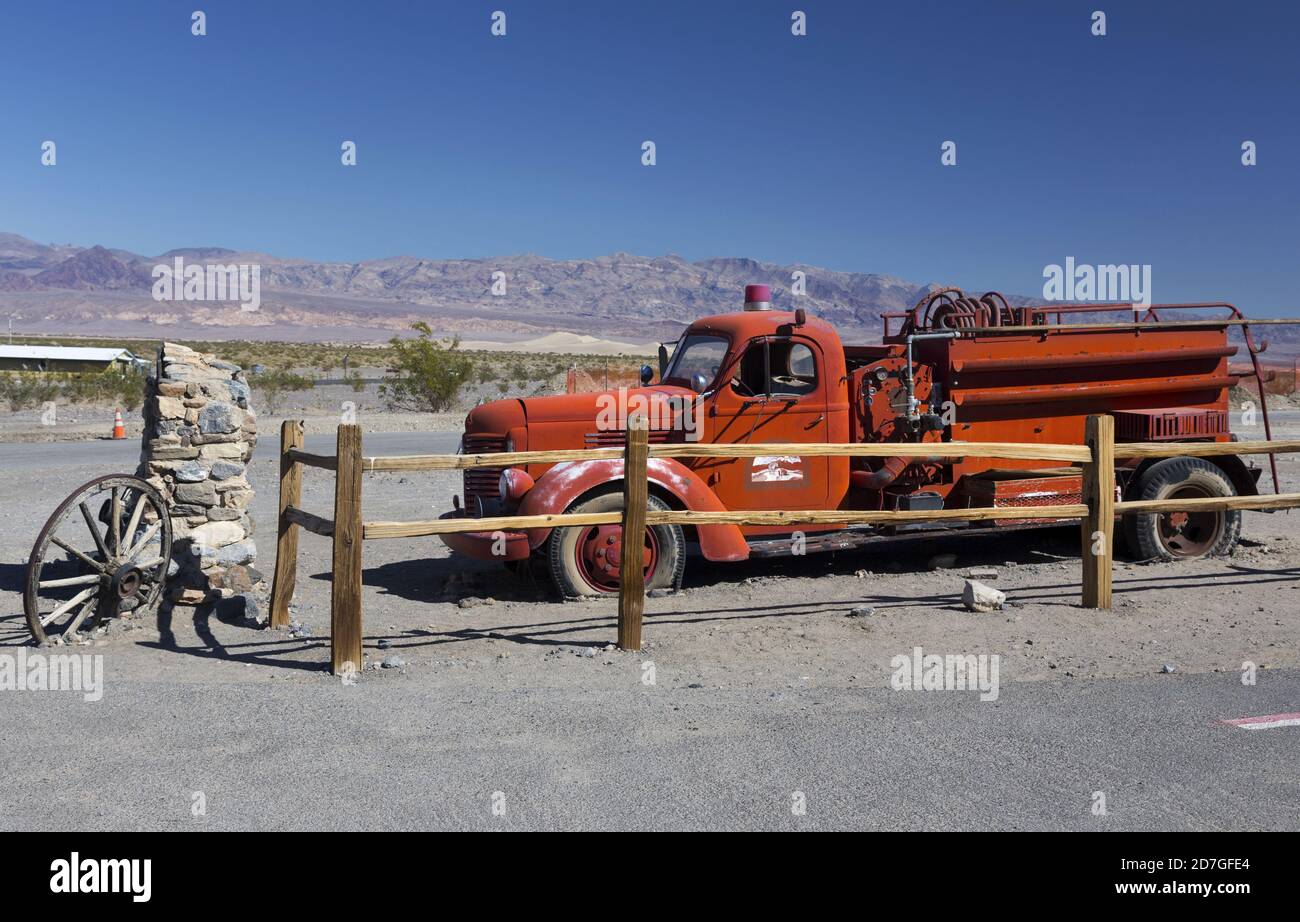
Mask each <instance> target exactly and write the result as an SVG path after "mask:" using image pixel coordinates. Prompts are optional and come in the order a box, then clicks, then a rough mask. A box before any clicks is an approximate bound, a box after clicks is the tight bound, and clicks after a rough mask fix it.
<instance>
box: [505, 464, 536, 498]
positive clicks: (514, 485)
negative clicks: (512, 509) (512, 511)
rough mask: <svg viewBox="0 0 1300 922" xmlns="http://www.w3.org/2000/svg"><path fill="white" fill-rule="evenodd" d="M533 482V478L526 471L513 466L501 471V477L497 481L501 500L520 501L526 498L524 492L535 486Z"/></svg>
mask: <svg viewBox="0 0 1300 922" xmlns="http://www.w3.org/2000/svg"><path fill="white" fill-rule="evenodd" d="M533 483H534V481H533V478H532V477H529V476H528V473H527V472H526V471H521V470H519V469H518V468H513V467H508V468H506V469H505V470H504V471H502V472H501V479H500V480H499V481H497V492H498V493H499V494H500V496H501V502H503V503H517V502H519V501H520V500H521V499H523V498H524V494H525V493H527V492H528V491H529V490H531V489H532V488H533Z"/></svg>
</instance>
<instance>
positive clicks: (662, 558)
mask: <svg viewBox="0 0 1300 922" xmlns="http://www.w3.org/2000/svg"><path fill="white" fill-rule="evenodd" d="M646 505H647V508H648V509H650V510H652V511H661V510H666V509H668V504H667V503H665V502H664V501H663V500H661V499H659V498H658V497H657V496H653V495H652V496H650V497H648V501H647V503H646ZM622 508H623V496H622V494H620V493H605V494H602V495H600V496H594V497H592V498H591V499H588V500H585V501H583V502H580V503H576V504H575V505H573V506H570V507H569V508H568V509H566V510H565V512H566V513H579V512H615V511H617V510H620V509H622ZM546 543H547V560H548V562H549V564H550V571H551V579H552V580H553V581H554V582H555V587H556V589H558V590H559V592H560V594H561V595H562V596H565V597H570V596H589V595H611V594H613V593H616V592H618V587H619V580H620V570H621V566H622V554H623V527H622V526H621V525H586V526H572V527H568V528H557V529H555V530H554V531H552V532H551V537H550V539H549V540H548V541H547V542H546ZM643 544H644V551H643V553H642V563H643V566H644V567H645V587H646V589H647V590H650V589H676V588H677V587H678V586H679V585H681V580H682V571H683V570H684V569H685V566H686V540H685V538H684V537H683V535H682V528H681V526H680V525H653V526H649V527H647V528H646V530H645V538H644V541H643Z"/></svg>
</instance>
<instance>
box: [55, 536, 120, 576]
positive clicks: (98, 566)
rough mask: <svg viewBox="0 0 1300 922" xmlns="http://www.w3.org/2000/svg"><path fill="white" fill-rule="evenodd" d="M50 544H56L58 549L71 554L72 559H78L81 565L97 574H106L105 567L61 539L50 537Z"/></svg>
mask: <svg viewBox="0 0 1300 922" xmlns="http://www.w3.org/2000/svg"><path fill="white" fill-rule="evenodd" d="M50 543H51V544H57V545H58V546H59V547H61V548H63V549H64V550H65V551H67V552H68V553H69V554H72V555H73V556H74V557H78V558H80V559H81V562H82V563H84V564H86V565H87V566H89V567H91V568H93V569H94V570H96V571H97V572H99V573H107V572H108V567H107V566H105V565H104V564H102V563H100V562H99V561H98V560H95V559H94V558H92V557H89V556H87V555H85V554H83V553H81V551H79V550H77V549H76V548H75V547H73V546H72V545H71V544H69V543H68V542H66V541H64V540H63V539H62V538H60V537H58V536H57V535H56V536H54V537H52V538H50Z"/></svg>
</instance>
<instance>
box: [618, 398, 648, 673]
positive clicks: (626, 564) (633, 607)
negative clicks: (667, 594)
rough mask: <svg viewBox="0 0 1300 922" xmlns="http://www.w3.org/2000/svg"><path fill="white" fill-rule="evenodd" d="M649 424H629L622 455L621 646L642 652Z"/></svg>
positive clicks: (632, 420) (640, 420)
mask: <svg viewBox="0 0 1300 922" xmlns="http://www.w3.org/2000/svg"><path fill="white" fill-rule="evenodd" d="M649 455H650V437H649V424H648V422H647V420H646V418H645V417H644V416H641V415H639V414H638V415H636V416H632V417H629V418H628V421H627V448H626V450H625V451H624V454H623V553H622V556H621V558H620V560H619V587H618V646H619V649H620V650H640V649H641V614H642V612H643V611H644V609H645V570H644V567H645V562H644V555H645V513H646V497H647V494H648V492H649V481H648V480H647V479H646V460H647V459H648V458H649Z"/></svg>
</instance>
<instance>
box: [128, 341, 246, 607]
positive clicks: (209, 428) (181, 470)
mask: <svg viewBox="0 0 1300 922" xmlns="http://www.w3.org/2000/svg"><path fill="white" fill-rule="evenodd" d="M159 364H160V366H161V367H160V369H157V370H155V375H154V377H151V378H150V379H149V382H148V385H147V389H146V392H145V402H144V423H145V428H144V442H143V446H142V449H141V458H140V471H139V475H140V476H141V477H144V478H145V479H147V480H148V481H149V482H150V483H152V484H153V485H154V486H155V487H157V488H158V489H159V490H160V491H162V493H163V497H164V499H166V501H167V503H168V506H169V508H170V510H171V524H172V534H173V550H172V557H173V560H174V562H175V565H174V566H173V567H172V571H173V576H172V578H171V582H170V585H171V587H172V590H171V595H172V598H173V600H175V601H179V602H183V603H190V604H197V603H201V602H204V601H212V600H214V599H216V598H220V597H225V598H230V597H232V596H234V595H239V594H242V593H247V592H250V591H251V590H252V589H253V588H254V587H255V586H256V584H257V583H259V582H261V575H260V574H259V573H258V572H257V571H256V570H255V569H254V568H253V564H254V562H255V560H256V557H257V545H256V544H255V543H254V540H253V520H252V517H251V516H250V515H249V506H250V505H251V503H252V499H253V488H252V486H251V485H250V484H249V481H248V476H247V465H248V463H249V461H250V460H251V459H252V456H253V449H254V447H255V446H256V445H257V416H256V414H255V413H254V412H253V410H252V408H251V407H250V406H249V396H250V392H249V387H248V384H247V382H246V381H245V379H244V372H243V370H242V369H240V368H239V366H237V365H232V364H231V363H229V362H223V361H220V360H218V359H217V358H216V357H215V356H213V355H211V354H204V353H199V352H196V351H194V350H193V349H190V348H188V347H186V346H181V345H177V344H175V343H166V344H164V346H163V348H162V353H161V362H160V363H159Z"/></svg>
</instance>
